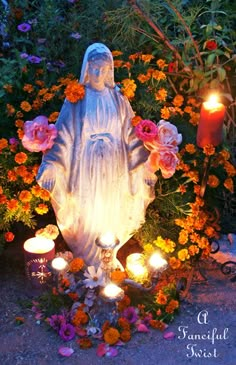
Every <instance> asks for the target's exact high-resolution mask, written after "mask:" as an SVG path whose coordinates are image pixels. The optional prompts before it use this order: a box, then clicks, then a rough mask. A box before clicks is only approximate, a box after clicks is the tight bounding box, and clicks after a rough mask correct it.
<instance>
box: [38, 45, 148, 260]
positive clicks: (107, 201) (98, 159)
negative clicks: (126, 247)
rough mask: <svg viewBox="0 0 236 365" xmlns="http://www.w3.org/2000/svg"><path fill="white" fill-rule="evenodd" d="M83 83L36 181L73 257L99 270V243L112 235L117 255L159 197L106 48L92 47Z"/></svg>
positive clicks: (59, 124)
mask: <svg viewBox="0 0 236 365" xmlns="http://www.w3.org/2000/svg"><path fill="white" fill-rule="evenodd" d="M80 83H82V84H84V85H85V97H84V98H83V99H82V100H80V101H78V102H77V103H71V102H69V101H68V100H65V102H64V105H63V107H62V110H61V112H60V115H59V118H58V121H57V123H56V127H57V130H58V136H57V138H56V140H55V143H54V145H53V147H52V148H51V149H50V150H49V151H48V152H46V153H45V155H44V156H43V160H42V164H41V166H40V169H39V172H38V176H37V181H38V183H39V184H40V185H41V186H42V187H43V188H45V189H47V190H49V191H50V192H51V199H52V205H53V209H54V211H55V215H56V219H57V223H58V226H59V228H60V231H61V233H62V235H63V237H64V239H65V241H66V243H67V244H68V246H69V248H70V249H71V250H72V252H73V254H74V256H75V257H82V258H83V259H84V260H85V262H86V264H87V265H95V266H99V264H100V248H99V247H98V246H97V245H96V244H95V240H96V238H98V237H99V236H101V235H103V234H105V233H107V232H112V233H113V234H114V236H116V237H117V238H118V239H119V241H120V244H119V246H118V247H117V248H116V250H118V249H119V248H120V247H121V246H122V245H123V244H125V243H126V242H127V241H128V240H129V238H130V237H131V236H132V235H133V234H134V232H135V231H136V230H137V229H138V228H139V227H140V226H141V224H143V223H144V220H145V212H146V208H147V206H148V204H149V203H150V202H151V201H152V200H153V199H154V194H153V188H152V187H151V186H149V185H148V184H147V183H146V176H147V175H150V172H147V171H146V166H145V162H146V160H147V158H148V153H149V152H148V151H147V150H146V149H145V148H144V147H143V143H142V142H141V141H140V140H139V139H138V138H137V137H136V136H135V133H134V128H133V127H132V125H131V119H132V117H133V116H134V112H133V110H132V108H131V106H130V104H129V102H128V100H127V98H126V97H125V96H123V95H122V94H121V92H120V91H119V89H118V88H117V87H116V86H115V83H114V68H113V57H112V54H111V51H110V50H109V49H108V48H107V47H106V46H105V45H104V44H101V43H95V44H93V45H91V46H89V47H88V49H87V50H86V53H85V55H84V60H83V64H82V71H81V77H80ZM153 180H155V175H153Z"/></svg>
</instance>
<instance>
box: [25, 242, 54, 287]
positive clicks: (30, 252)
mask: <svg viewBox="0 0 236 365" xmlns="http://www.w3.org/2000/svg"><path fill="white" fill-rule="evenodd" d="M24 256H25V270H26V275H27V277H28V279H29V281H30V282H31V284H32V286H33V287H35V288H40V287H42V286H43V285H45V284H47V283H48V281H49V279H50V277H51V272H50V270H49V267H48V265H47V263H48V261H51V260H52V259H53V258H54V256H55V244H54V242H53V240H51V239H48V238H45V237H42V236H37V237H33V238H29V239H28V240H27V241H25V243H24Z"/></svg>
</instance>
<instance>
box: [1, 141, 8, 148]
mask: <svg viewBox="0 0 236 365" xmlns="http://www.w3.org/2000/svg"><path fill="white" fill-rule="evenodd" d="M7 146H8V141H7V139H6V138H1V139H0V150H3V149H4V148H6V147H7Z"/></svg>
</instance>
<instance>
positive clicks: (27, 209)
mask: <svg viewBox="0 0 236 365" xmlns="http://www.w3.org/2000/svg"><path fill="white" fill-rule="evenodd" d="M22 210H23V212H25V213H29V211H30V203H25V204H23V205H22Z"/></svg>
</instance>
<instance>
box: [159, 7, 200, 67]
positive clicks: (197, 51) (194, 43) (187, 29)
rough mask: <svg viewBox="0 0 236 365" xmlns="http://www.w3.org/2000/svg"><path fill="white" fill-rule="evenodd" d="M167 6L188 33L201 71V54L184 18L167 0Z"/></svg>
mask: <svg viewBox="0 0 236 365" xmlns="http://www.w3.org/2000/svg"><path fill="white" fill-rule="evenodd" d="M166 2H167V3H168V5H169V7H170V8H171V9H172V10H173V11H174V12H175V14H176V15H177V17H178V18H179V20H180V21H181V22H182V24H183V26H184V28H185V30H186V32H187V33H188V35H189V37H190V38H191V40H192V42H193V46H194V48H195V50H196V53H197V59H198V62H199V63H200V65H201V67H202V69H203V68H204V64H203V61H202V57H201V54H200V52H199V48H198V45H197V43H196V42H195V40H194V38H193V35H192V32H191V30H190V28H189V26H188V25H187V24H186V22H185V20H184V18H183V17H182V15H181V14H180V12H179V11H178V10H177V9H176V8H175V7H174V5H173V4H172V3H171V2H170V1H169V0H167V1H166Z"/></svg>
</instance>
